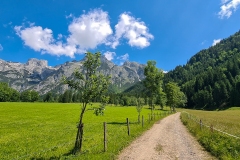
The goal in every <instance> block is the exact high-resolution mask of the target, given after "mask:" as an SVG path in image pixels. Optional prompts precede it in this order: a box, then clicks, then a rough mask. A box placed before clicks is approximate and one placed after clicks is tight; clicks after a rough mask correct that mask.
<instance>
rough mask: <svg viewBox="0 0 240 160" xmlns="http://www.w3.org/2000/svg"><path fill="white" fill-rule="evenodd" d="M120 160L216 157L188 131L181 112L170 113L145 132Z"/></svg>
mask: <svg viewBox="0 0 240 160" xmlns="http://www.w3.org/2000/svg"><path fill="white" fill-rule="evenodd" d="M118 159H119V160H155V159H156V160H157V159H159V160H160V159H161V160H165V159H173V160H204V159H215V158H214V157H212V156H211V155H210V154H209V153H208V152H206V151H205V150H204V149H203V148H202V147H201V146H200V145H199V144H198V142H197V141H196V139H194V137H193V136H192V135H191V134H190V133H189V132H188V131H187V129H186V127H185V126H184V125H183V124H182V122H181V120H180V113H176V114H173V115H170V116H168V117H166V118H164V119H163V120H161V121H159V122H158V123H156V124H154V126H153V127H152V128H151V129H150V130H148V131H147V132H145V133H144V134H143V135H142V136H141V137H139V138H138V139H136V140H135V141H134V142H133V143H132V144H130V145H129V146H128V147H127V148H125V149H124V150H123V151H122V152H121V153H120V155H119V156H118Z"/></svg>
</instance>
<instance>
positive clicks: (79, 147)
mask: <svg viewBox="0 0 240 160" xmlns="http://www.w3.org/2000/svg"><path fill="white" fill-rule="evenodd" d="M86 107H87V103H84V102H83V108H82V112H81V114H80V120H79V125H78V130H77V136H76V141H75V146H74V149H73V154H76V153H78V152H81V151H82V141H83V122H82V120H83V115H84V112H85V109H86Z"/></svg>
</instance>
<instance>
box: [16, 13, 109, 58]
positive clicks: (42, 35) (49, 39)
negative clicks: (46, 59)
mask: <svg viewBox="0 0 240 160" xmlns="http://www.w3.org/2000/svg"><path fill="white" fill-rule="evenodd" d="M109 23H110V22H109V20H108V14H107V12H103V11H102V10H93V11H91V12H89V13H88V14H83V15H82V16H80V17H79V18H74V19H73V21H72V23H71V24H70V25H69V27H68V29H69V32H70V35H69V36H68V38H67V43H63V42H62V41H60V39H61V38H62V37H63V35H62V34H58V38H57V39H58V41H56V40H55V39H54V38H53V33H52V30H51V29H48V28H45V29H43V28H42V27H41V26H34V25H30V27H28V28H26V27H24V26H15V27H14V29H15V31H16V33H17V35H18V36H19V37H20V38H21V39H22V40H23V41H24V44H25V45H26V46H29V47H30V48H32V49H34V50H35V51H41V52H42V53H49V54H52V55H57V56H61V55H66V56H69V57H72V58H73V57H74V54H75V53H84V52H86V50H87V49H94V48H96V47H97V46H98V45H100V44H103V43H105V42H106V41H107V39H106V38H107V37H108V36H109V35H110V34H112V29H111V27H110V24H109Z"/></svg>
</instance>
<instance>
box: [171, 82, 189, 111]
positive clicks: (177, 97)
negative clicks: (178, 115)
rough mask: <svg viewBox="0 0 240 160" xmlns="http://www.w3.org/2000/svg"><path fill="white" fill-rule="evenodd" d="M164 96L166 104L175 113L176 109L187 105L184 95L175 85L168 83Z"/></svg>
mask: <svg viewBox="0 0 240 160" xmlns="http://www.w3.org/2000/svg"><path fill="white" fill-rule="evenodd" d="M166 94H167V103H168V105H169V106H170V108H171V110H173V111H175V108H176V107H183V106H184V105H185V104H186V103H187V98H186V96H185V94H184V93H183V92H182V91H181V90H180V87H178V85H177V84H176V83H173V82H169V83H168V84H167V85H166Z"/></svg>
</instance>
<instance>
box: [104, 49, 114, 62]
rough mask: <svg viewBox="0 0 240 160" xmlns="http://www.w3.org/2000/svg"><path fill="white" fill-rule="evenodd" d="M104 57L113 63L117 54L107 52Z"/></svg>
mask: <svg viewBox="0 0 240 160" xmlns="http://www.w3.org/2000/svg"><path fill="white" fill-rule="evenodd" d="M103 55H104V56H105V57H106V58H107V60H109V61H111V60H113V59H114V57H115V56H116V53H115V52H109V51H107V52H105V53H104V54H103Z"/></svg>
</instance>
